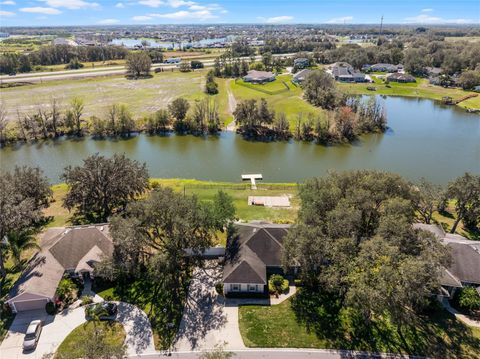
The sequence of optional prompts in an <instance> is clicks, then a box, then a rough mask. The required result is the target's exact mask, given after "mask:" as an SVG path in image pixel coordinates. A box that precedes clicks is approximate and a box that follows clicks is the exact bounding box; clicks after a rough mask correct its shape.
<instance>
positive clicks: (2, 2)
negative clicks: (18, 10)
mask: <svg viewBox="0 0 480 359" xmlns="http://www.w3.org/2000/svg"><path fill="white" fill-rule="evenodd" d="M0 4H1V5H15V1H11V0H7V1H1V2H0Z"/></svg>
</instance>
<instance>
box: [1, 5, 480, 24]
mask: <svg viewBox="0 0 480 359" xmlns="http://www.w3.org/2000/svg"><path fill="white" fill-rule="evenodd" d="M382 17H383V23H384V25H400V26H418V25H421V26H452V27H457V26H458V27H462V26H472V25H478V24H480V2H479V1H476V0H460V1H456V2H451V1H432V0H428V1H426V0H423V1H412V0H405V1H403V2H401V3H400V4H399V3H396V2H395V3H392V2H385V1H379V0H371V1H364V2H358V1H353V0H343V1H332V0H327V1H321V2H319V1H311V0H300V1H296V2H295V3H292V2H291V1H286V0H278V1H273V0H263V1H253V0H243V1H240V0H231V1H227V0H219V1H215V0H212V1H205V0H197V1H190V0H124V1H118V0H103V1H102V0H97V1H93V0H0V22H1V24H0V25H1V27H3V28H7V27H45V26H48V27H70V26H152V25H328V26H335V25H337V26H343V25H345V26H354V25H377V24H380V22H381V18H382Z"/></svg>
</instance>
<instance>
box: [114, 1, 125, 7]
mask: <svg viewBox="0 0 480 359" xmlns="http://www.w3.org/2000/svg"><path fill="white" fill-rule="evenodd" d="M115 7H117V8H119V9H123V8H124V7H125V5H123V3H121V2H119V3H117V4H116V5H115Z"/></svg>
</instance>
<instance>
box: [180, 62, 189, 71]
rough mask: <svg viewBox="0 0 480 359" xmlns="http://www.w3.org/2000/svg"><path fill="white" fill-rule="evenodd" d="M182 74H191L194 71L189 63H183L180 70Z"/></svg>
mask: <svg viewBox="0 0 480 359" xmlns="http://www.w3.org/2000/svg"><path fill="white" fill-rule="evenodd" d="M178 69H179V70H180V72H190V71H192V67H191V66H190V64H189V63H188V62H182V63H181V64H180V66H179V68H178Z"/></svg>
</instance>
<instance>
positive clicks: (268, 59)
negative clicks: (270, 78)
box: [262, 52, 273, 70]
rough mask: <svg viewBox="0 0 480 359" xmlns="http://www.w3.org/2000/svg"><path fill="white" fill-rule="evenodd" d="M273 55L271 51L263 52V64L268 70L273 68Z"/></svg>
mask: <svg viewBox="0 0 480 359" xmlns="http://www.w3.org/2000/svg"><path fill="white" fill-rule="evenodd" d="M272 61H273V56H272V53H271V52H265V53H263V54H262V64H263V66H265V69H266V70H269V69H271V67H272Z"/></svg>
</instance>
